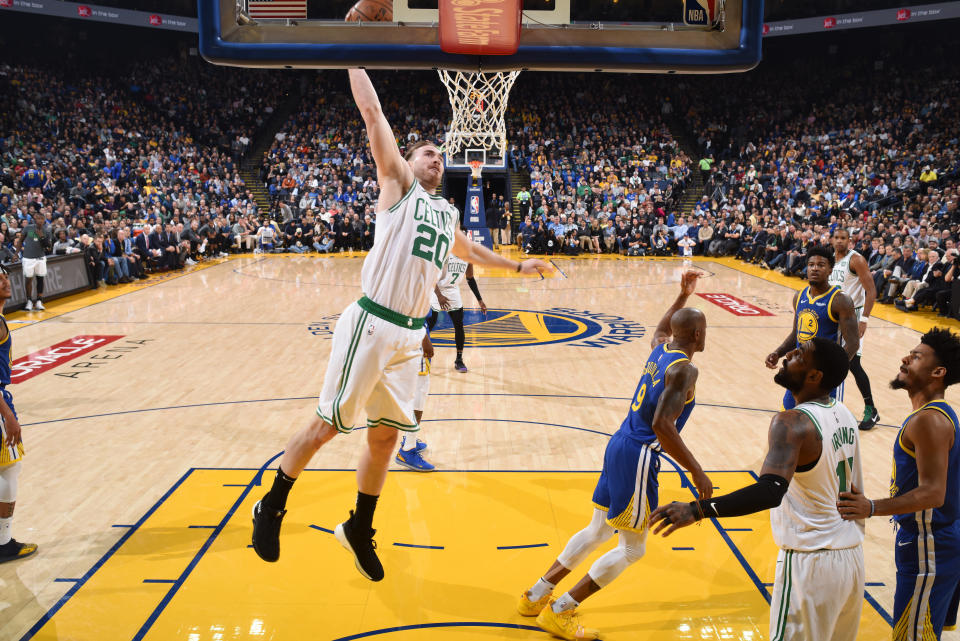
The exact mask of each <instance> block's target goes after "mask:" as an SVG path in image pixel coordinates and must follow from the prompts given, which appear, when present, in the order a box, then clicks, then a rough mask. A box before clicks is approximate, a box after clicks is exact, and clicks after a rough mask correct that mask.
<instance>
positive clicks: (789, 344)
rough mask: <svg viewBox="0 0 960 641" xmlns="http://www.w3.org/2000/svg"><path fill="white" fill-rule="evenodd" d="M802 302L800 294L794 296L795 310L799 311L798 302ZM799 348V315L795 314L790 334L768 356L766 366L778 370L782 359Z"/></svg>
mask: <svg viewBox="0 0 960 641" xmlns="http://www.w3.org/2000/svg"><path fill="white" fill-rule="evenodd" d="M798 300H800V292H797V293H796V294H794V295H793V309H794V310H796V309H797V301H798ZM796 346H797V313H796V312H794V313H793V326H792V327H791V329H790V334H789V335H788V336H787V337H786V338H785V339H783V342H782V343H780V346H779V347H778V348H777V349H775V350H774V351H772V352H770V353H769V354H768V355H767V359H766V364H767V367H769V368H770V369H777V364H779V363H780V359H781V358H783V357H784V356H786V355H787V353H788V352H789V351H790V350H792V349H793V348H794V347H796Z"/></svg>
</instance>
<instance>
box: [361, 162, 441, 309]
mask: <svg viewBox="0 0 960 641" xmlns="http://www.w3.org/2000/svg"><path fill="white" fill-rule="evenodd" d="M458 220H459V213H458V212H457V208H456V207H454V206H453V205H451V204H450V203H448V202H447V201H446V200H444V199H443V198H442V197H440V196H434V195H433V194H430V193H428V192H427V190H425V189H424V188H423V187H421V186H420V183H419V182H417V181H416V180H414V181H413V185H411V186H410V190H409V191H407V193H406V194H404V196H403V198H401V199H400V201H399V202H398V203H397V204H395V205H394V206H393V207H391V208H390V209H388V210H386V211H383V212H379V213H378V214H377V229H376V236H375V238H374V243H373V249H371V250H370V253H369V254H367V257H366V259H364V261H363V270H362V272H361V275H360V281H361V284H362V286H363V293H364V295H366V296H367V298H369V299H370V300H372V301H373V302H375V303H377V304H378V305H382V306H383V307H386V308H388V309H391V310H393V311H395V312H398V313H400V314H403V315H404V316H410V317H413V318H422V317H424V316H426V315H427V312H428V311H429V310H430V294H431V292H432V291H433V288H434V286H435V285H436V284H437V279H438V278H439V276H440V271H441V270H442V269H443V263H444V261H445V260H446V259H447V254H449V253H450V249H451V248H452V247H453V239H454V233H455V232H456V229H457V221H458Z"/></svg>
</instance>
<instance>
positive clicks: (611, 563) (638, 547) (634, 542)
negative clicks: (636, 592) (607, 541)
mask: <svg viewBox="0 0 960 641" xmlns="http://www.w3.org/2000/svg"><path fill="white" fill-rule="evenodd" d="M646 551H647V544H646V538H645V537H643V536H636V535H635V536H629V537H624V533H623V532H621V533H620V544H619V545H617V547H615V548H613V549H612V550H610V551H609V552H607V553H606V554H604V555H603V556H601V557H600V558H599V559H597V560H596V561H595V562H594V563H593V565H592V566H590V572H589V574H590V578H591V579H593V582H594V583H596V584H597V585H599V586H600V587H601V588H602V587H606V586H607V585H608V584H609V583H610V582H612V581H613V580H614V579H615V578H617V577H618V576H620V573H621V572H623V571H624V570H626V569H627V568H628V567H630V565H632V564H633V563H636V562H637V561H639V560H640V559H641V558H643V555H644V553H645V552H646Z"/></svg>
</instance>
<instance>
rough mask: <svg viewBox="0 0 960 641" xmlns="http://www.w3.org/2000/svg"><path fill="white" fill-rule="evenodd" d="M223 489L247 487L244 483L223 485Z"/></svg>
mask: <svg viewBox="0 0 960 641" xmlns="http://www.w3.org/2000/svg"><path fill="white" fill-rule="evenodd" d="M223 487H247V484H246V483H224V484H223Z"/></svg>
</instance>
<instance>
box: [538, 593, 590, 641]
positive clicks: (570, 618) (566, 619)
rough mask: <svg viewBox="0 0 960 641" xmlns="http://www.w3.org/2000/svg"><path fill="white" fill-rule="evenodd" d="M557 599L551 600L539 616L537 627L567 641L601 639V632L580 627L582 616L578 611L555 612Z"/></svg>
mask: <svg viewBox="0 0 960 641" xmlns="http://www.w3.org/2000/svg"><path fill="white" fill-rule="evenodd" d="M554 601H556V599H550V602H549V603H548V604H547V606H546V607H545V608H543V610H541V611H540V614H539V615H537V625H538V626H540V628H541V629H542V630H544V631H546V632H549V633H550V634H552V635H553V636H555V637H560V638H561V639H567V641H580V640H581V639H599V638H600V631H599V630H592V629H590V628H585V627H583V626H582V625H580V616H579V615H578V614H577V611H576V609H573V610H564V611H563V612H554V611H553V608H552V607H550V606H552V605H553V602H554Z"/></svg>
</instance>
